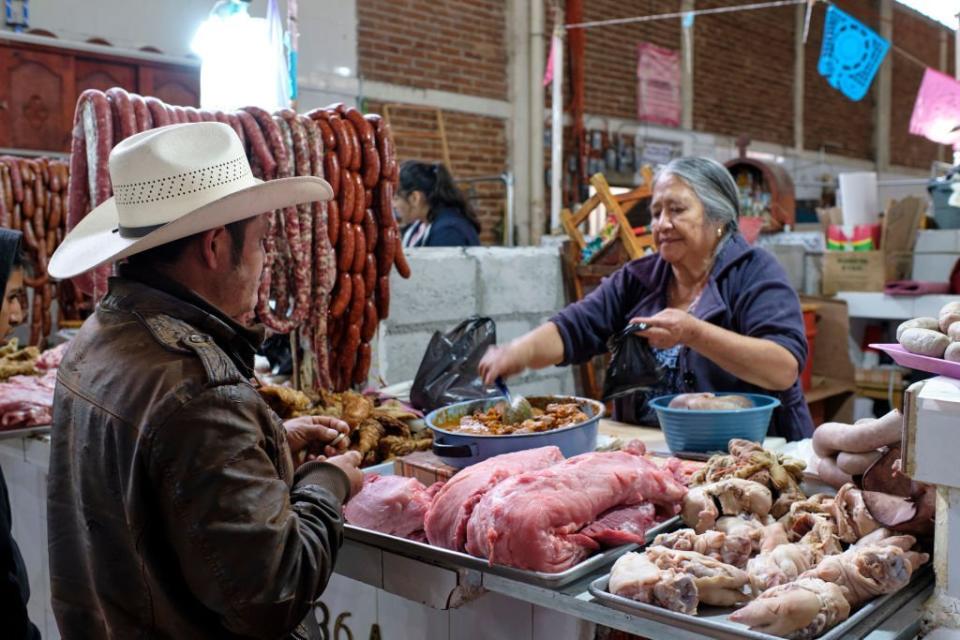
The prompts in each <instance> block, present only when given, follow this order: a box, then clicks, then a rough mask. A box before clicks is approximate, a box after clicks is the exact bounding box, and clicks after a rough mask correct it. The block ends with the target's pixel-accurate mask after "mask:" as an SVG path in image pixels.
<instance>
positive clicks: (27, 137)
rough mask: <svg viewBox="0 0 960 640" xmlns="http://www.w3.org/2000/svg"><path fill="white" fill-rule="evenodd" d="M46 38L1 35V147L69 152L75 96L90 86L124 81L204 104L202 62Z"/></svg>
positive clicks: (172, 100) (145, 91)
mask: <svg viewBox="0 0 960 640" xmlns="http://www.w3.org/2000/svg"><path fill="white" fill-rule="evenodd" d="M45 40H46V39H45V38H34V39H33V40H31V41H30V42H23V41H18V40H12V39H7V38H4V37H3V36H0V147H4V148H12V149H24V150H31V151H45V152H68V151H69V150H70V137H71V128H72V126H73V112H74V109H75V108H76V104H77V98H78V97H79V96H80V94H81V93H83V92H84V91H86V90H87V89H98V90H100V91H106V90H107V89H109V88H111V87H121V88H123V89H126V90H127V91H129V92H132V93H139V94H141V95H145V96H156V97H157V98H159V99H160V100H163V101H164V102H167V103H169V104H175V105H182V106H194V107H199V106H200V68H199V66H194V65H189V64H175V63H165V62H162V61H160V60H158V59H157V57H156V56H152V57H151V56H147V55H139V54H137V53H133V54H130V53H128V54H126V55H125V54H123V52H118V53H117V55H108V54H107V53H100V52H96V51H91V50H89V48H86V49H85V48H83V47H78V48H72V47H71V46H70V45H69V44H65V45H64V46H57V45H58V43H57V41H56V40H54V39H50V43H49V44H47V43H45V42H44V41H45Z"/></svg>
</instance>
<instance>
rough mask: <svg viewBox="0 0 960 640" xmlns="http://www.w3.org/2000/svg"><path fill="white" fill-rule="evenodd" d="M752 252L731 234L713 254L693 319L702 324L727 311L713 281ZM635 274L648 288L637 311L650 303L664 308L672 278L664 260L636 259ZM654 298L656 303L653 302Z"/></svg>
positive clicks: (655, 257) (671, 272) (741, 238)
mask: <svg viewBox="0 0 960 640" xmlns="http://www.w3.org/2000/svg"><path fill="white" fill-rule="evenodd" d="M750 251H753V248H752V247H751V246H750V245H749V244H747V241H746V240H744V239H743V236H741V235H740V234H739V233H734V234H733V235H732V236H730V237H729V239H728V240H727V241H726V243H725V244H724V245H723V247H721V249H720V253H719V254H717V258H716V260H714V262H713V267H712V268H711V269H710V278H709V280H708V281H707V285H706V287H705V288H704V290H703V293H702V294H701V296H700V301H699V302H698V303H697V308H696V309H695V311H694V315H695V316H696V317H697V318H699V319H701V320H705V319H707V318H711V317H713V316H715V315H717V314H719V313H721V312H723V311H724V310H725V309H726V308H727V303H726V302H725V301H724V300H723V297H722V296H721V295H720V289H719V287H718V286H717V281H718V280H719V279H720V278H722V277H723V275H724V273H725V272H726V271H727V270H728V269H729V268H730V267H732V266H733V265H734V264H736V263H737V262H739V260H740V259H741V258H742V257H743V256H744V255H746V254H747V253H749V252H750ZM635 265H636V266H635V273H636V275H637V276H638V277H639V278H640V281H641V282H645V283H647V284H648V287H649V289H648V293H647V295H645V296H644V297H643V299H642V300H641V301H640V303H639V305H638V306H640V307H648V306H650V305H652V304H653V303H654V302H658V303H659V307H661V308H663V307H665V306H666V296H667V290H668V287H669V285H670V279H671V278H673V270H672V269H671V267H670V264H669V263H668V262H667V261H666V260H664V259H663V258H662V257H661V256H660V254H659V253H658V254H656V255H653V256H648V257H646V258H640V259H639V260H637V261H636V262H635ZM654 298H658V299H659V300H656V301H655V300H654Z"/></svg>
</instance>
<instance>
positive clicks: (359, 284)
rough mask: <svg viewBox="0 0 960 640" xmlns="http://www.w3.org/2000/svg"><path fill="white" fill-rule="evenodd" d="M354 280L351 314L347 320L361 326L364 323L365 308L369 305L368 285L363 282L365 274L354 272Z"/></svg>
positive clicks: (352, 277)
mask: <svg viewBox="0 0 960 640" xmlns="http://www.w3.org/2000/svg"><path fill="white" fill-rule="evenodd" d="M351 279H352V280H353V291H352V292H351V298H350V315H349V316H348V317H347V322H349V323H350V324H351V325H357V326H360V325H361V324H362V323H363V310H364V309H365V308H366V306H367V287H366V284H364V282H363V276H362V275H361V274H359V273H354V274H353V275H352V276H351Z"/></svg>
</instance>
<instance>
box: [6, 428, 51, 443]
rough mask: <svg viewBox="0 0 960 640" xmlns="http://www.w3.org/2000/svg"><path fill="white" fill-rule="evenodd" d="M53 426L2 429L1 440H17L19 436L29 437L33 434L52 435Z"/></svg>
mask: <svg viewBox="0 0 960 640" xmlns="http://www.w3.org/2000/svg"><path fill="white" fill-rule="evenodd" d="M50 429H51V427H49V426H45V427H25V428H21V429H9V430H7V431H0V440H16V439H17V438H29V437H32V436H46V435H50Z"/></svg>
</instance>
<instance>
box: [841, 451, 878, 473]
mask: <svg viewBox="0 0 960 640" xmlns="http://www.w3.org/2000/svg"><path fill="white" fill-rule="evenodd" d="M881 455H883V454H882V453H880V452H879V451H870V452H868V453H850V452H849V451H841V452H840V453H838V454H837V467H839V468H840V470H841V471H843V472H844V473H849V474H850V475H852V476H858V475H860V474H861V473H863V472H864V471H866V470H867V469H869V468H870V465H872V464H873V463H874V462H876V461H877V460H878V459H879V458H880V456H881Z"/></svg>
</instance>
